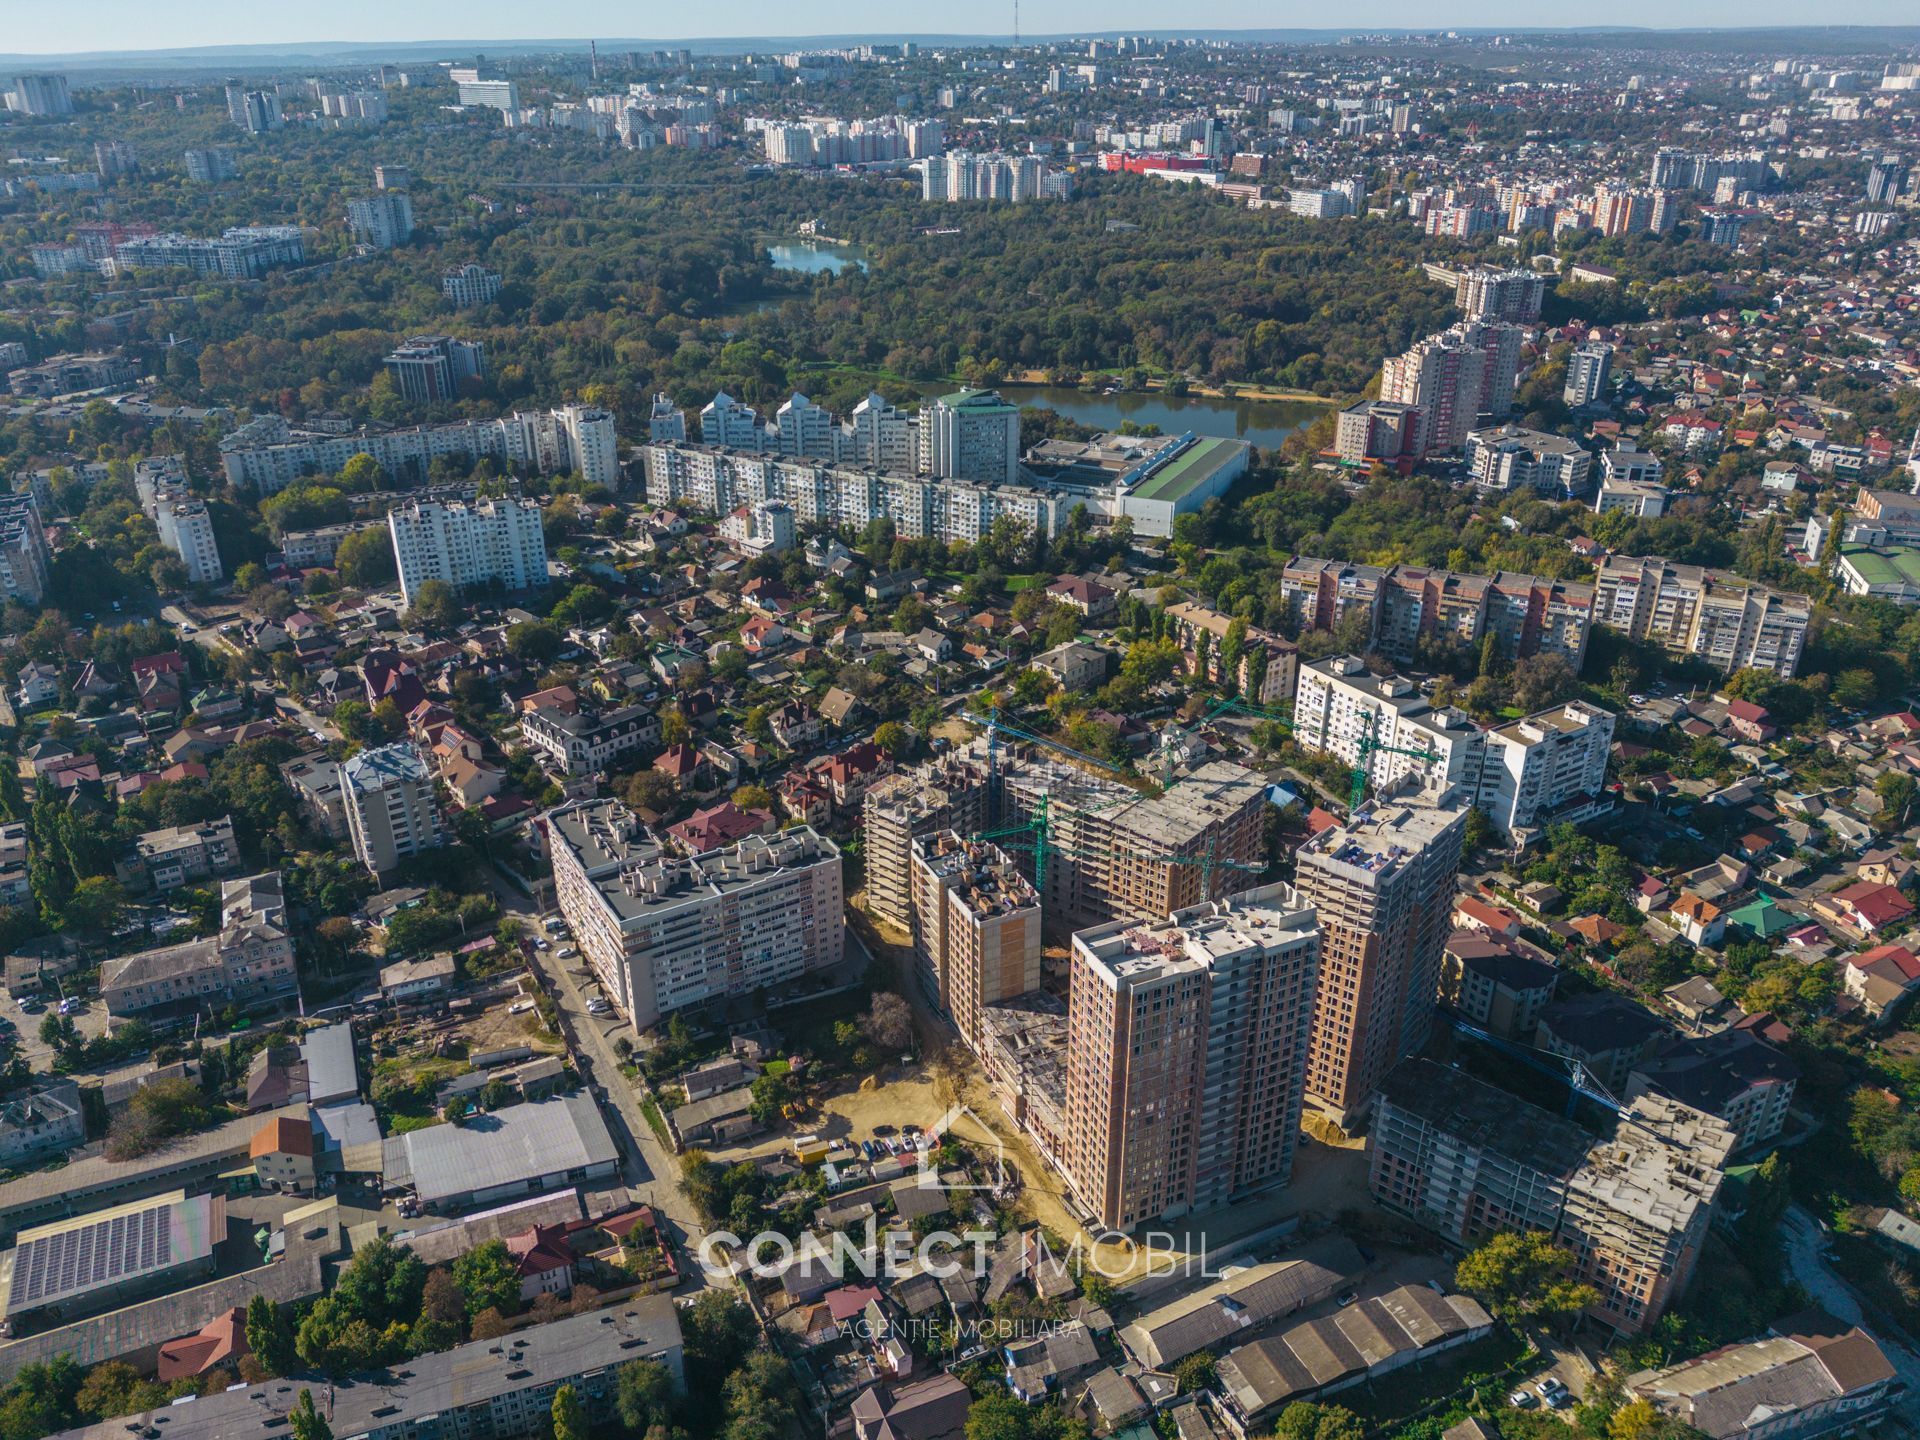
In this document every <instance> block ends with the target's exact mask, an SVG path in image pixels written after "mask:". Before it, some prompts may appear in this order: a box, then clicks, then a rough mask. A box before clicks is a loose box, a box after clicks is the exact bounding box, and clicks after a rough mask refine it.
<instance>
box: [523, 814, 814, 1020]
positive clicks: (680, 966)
mask: <svg viewBox="0 0 1920 1440" xmlns="http://www.w3.org/2000/svg"><path fill="white" fill-rule="evenodd" d="M547 826H548V844H549V847H550V849H551V851H552V855H553V877H554V891H555V895H556V897H557V898H558V900H559V904H560V911H561V913H562V914H563V915H565V916H566V918H567V922H568V924H569V925H570V926H571V928H572V930H573V934H574V936H575V939H576V940H577V941H578V943H579V946H580V951H581V954H582V955H583V956H584V957H585V959H586V961H587V963H588V965H589V966H590V967H591V968H592V970H593V972H594V974H595V976H596V978H597V979H598V980H599V982H600V985H601V988H602V990H603V991H604V992H605V994H606V996H607V998H608V999H609V1000H610V1001H611V1002H612V1003H613V1005H614V1007H615V1009H616V1010H617V1011H618V1012H619V1013H620V1015H621V1016H622V1018H624V1019H625V1020H626V1021H627V1023H628V1024H629V1025H630V1026H631V1027H632V1029H633V1032H634V1034H635V1035H638V1034H639V1033H640V1032H642V1031H644V1030H646V1029H648V1028H649V1027H650V1026H653V1025H655V1024H657V1023H658V1022H659V1021H660V1020H662V1019H663V1018H665V1017H666V1016H668V1015H670V1014H672V1013H673V1012H675V1011H677V1010H683V1009H686V1008H688V1007H690V1006H697V1005H704V1004H708V1003H711V1002H714V1001H717V1000H724V999H729V998H734V997H738V996H742V995H748V994H751V993H753V992H754V991H758V990H766V989H772V988H775V987H778V986H781V985H787V984H791V983H793V982H794V981H796V980H799V979H800V978H801V977H803V976H805V975H808V974H812V973H814V972H816V971H819V970H823V969H826V968H828V967H831V966H833V965H837V964H838V963H839V962H840V960H841V958H842V955H843V953H844V943H845V924H846V922H845V917H844V915H843V907H844V904H845V894H844V882H843V880H842V876H841V864H840V851H839V849H838V848H837V847H836V846H835V845H834V844H833V842H832V841H831V840H828V839H826V838H825V837H824V836H821V835H818V834H816V833H815V832H814V831H813V830H812V829H810V828H808V827H806V826H798V827H796V828H794V829H791V830H784V831H782V832H780V833H779V834H777V835H749V836H748V837H746V838H745V839H744V840H741V841H740V842H739V843H738V844H735V845H730V846H726V847H724V848H721V849H717V850H711V851H708V852H707V853H705V854H702V855H695V856H677V855H669V854H668V853H667V852H666V850H665V849H664V847H662V846H661V845H660V844H659V842H658V841H657V840H655V838H654V837H653V835H652V834H651V832H649V831H648V830H647V828H646V827H645V826H644V825H642V824H641V823H640V820H639V818H638V817H637V816H636V815H635V814H634V813H633V812H632V811H631V810H629V809H628V808H627V807H626V806H625V805H623V804H622V803H620V802H619V801H618V800H590V801H581V802H577V803H575V804H571V805H564V806H561V807H560V808H559V809H557V810H554V811H552V812H550V813H549V815H548V817H547Z"/></svg>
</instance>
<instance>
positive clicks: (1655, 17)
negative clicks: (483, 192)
mask: <svg viewBox="0 0 1920 1440" xmlns="http://www.w3.org/2000/svg"><path fill="white" fill-rule="evenodd" d="M1002 11H1004V12H1005V16H1006V24H1007V26H1008V27H1010V26H1011V16H1012V3H1011V0H1005V3H1004V4H992V3H990V4H988V5H985V6H977V5H976V6H971V7H955V6H953V5H951V4H944V5H931V4H911V3H908V4H901V3H899V0H832V3H829V4H822V5H819V6H817V7H810V8H805V9H803V8H802V7H799V6H796V5H794V4H792V3H790V0H786V3H779V4H776V3H773V0H711V3H707V4H701V5H663V4H634V3H632V0H559V3H551V4H546V5H529V4H528V3H526V0H319V3H317V4H291V5H290V4H268V3H261V0H161V3H155V0H72V3H68V4H47V3H45V0H0V17H4V23H0V52H4V53H21V52H29V53H33V52H37V53H59V52H68V51H92V50H106V49H112V50H142V49H173V48H178V47H182V46H193V45H222V44H236V45H238V44H245V45H258V44H273V43H282V42H299V41H316V40H350V41H380V40H435V39H445V38H460V39H522V38H532V37H536V36H537V37H541V38H578V39H586V38H588V37H590V36H593V37H602V36H619V37H623V38H635V37H641V38H647V39H661V40H665V39H672V38H678V37H687V36H723V35H729V36H753V35H794V34H812V33H835V34H854V33H860V32H864V31H872V32H874V33H903V32H904V33H914V32H922V33H932V32H946V33H952V32H955V31H960V32H964V33H989V32H990V30H991V29H992V27H994V26H996V25H998V24H1000V23H1001V12H1002ZM1169 22H1172V23H1174V24H1179V25H1187V24H1196V25H1203V26H1211V27H1217V28H1219V29H1222V30H1227V29H1254V28H1288V27H1319V26H1327V25H1340V26H1353V27H1359V26H1367V25H1379V26H1396V27H1399V26H1417V27H1435V26H1441V25H1447V24H1459V25H1472V26H1482V27H1484V26H1499V25H1527V24H1532V25H1539V24H1542V23H1548V24H1554V23H1558V24H1581V23H1585V24H1592V23H1595V22H1604V23H1608V24H1617V25H1648V26H1661V27H1673V26H1701V25H1793V24H1853V25H1912V24H1915V23H1916V22H1920V11H1916V10H1915V8H1914V5H1913V0H1840V3H1826V0H1681V3H1678V4H1675V3H1673V0H1614V3H1610V4H1608V5H1606V6H1604V7H1601V8H1599V9H1590V10H1584V11H1582V10H1566V9H1560V10H1543V9H1542V7H1541V6H1540V5H1539V3H1538V0H1471V3H1467V0H1439V3H1436V0H1351V3H1350V5H1348V6H1342V7H1338V8H1337V9H1329V8H1327V7H1324V6H1321V5H1309V4H1286V5H1274V4H1271V3H1261V0H1206V3H1203V4H1199V5H1194V6H1192V7H1190V8H1187V7H1182V8H1180V9H1178V10H1177V11H1170V10H1169V9H1168V8H1167V7H1166V5H1165V4H1164V3H1162V0H1026V3H1025V4H1023V5H1022V6H1021V14H1020V25H1021V29H1022V30H1023V31H1025V32H1026V33H1028V34H1047V33H1056V32H1071V31H1082V32H1084V31H1094V30H1102V31H1105V30H1117V29H1118V30H1124V29H1128V28H1140V29H1147V28H1156V27H1163V26H1166V25H1168V24H1169Z"/></svg>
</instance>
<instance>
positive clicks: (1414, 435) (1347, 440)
mask: <svg viewBox="0 0 1920 1440" xmlns="http://www.w3.org/2000/svg"><path fill="white" fill-rule="evenodd" d="M1425 423H1426V415H1425V412H1423V411H1422V410H1421V409H1420V407H1419V406H1417V405H1402V404H1400V403H1398V402H1396V401H1392V400H1356V401H1354V402H1353V404H1351V405H1349V406H1348V407H1347V408H1346V409H1344V410H1342V411H1341V412H1340V415H1339V418H1338V420H1336V421H1335V429H1334V442H1333V447H1334V451H1335V453H1336V454H1338V455H1339V457H1340V462H1341V463H1342V464H1343V465H1365V464H1368V463H1369V462H1371V461H1375V460H1378V461H1381V462H1382V463H1384V464H1388V465H1391V464H1393V463H1394V462H1395V461H1398V460H1400V459H1402V458H1403V457H1404V458H1406V459H1410V460H1417V459H1419V458H1420V456H1422V455H1423V454H1425V453H1426V447H1425V446H1424V444H1422V441H1423V440H1424V438H1425V437H1424V436H1423V435H1422V433H1421V427H1422V426H1423V425H1424V424H1425Z"/></svg>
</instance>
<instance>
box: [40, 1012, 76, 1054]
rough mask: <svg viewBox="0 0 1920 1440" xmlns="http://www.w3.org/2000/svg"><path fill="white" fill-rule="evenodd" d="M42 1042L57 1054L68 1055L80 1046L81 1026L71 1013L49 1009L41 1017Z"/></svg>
mask: <svg viewBox="0 0 1920 1440" xmlns="http://www.w3.org/2000/svg"><path fill="white" fill-rule="evenodd" d="M40 1043H41V1044H42V1045H44V1046H46V1047H47V1048H48V1049H49V1050H51V1051H53V1052H54V1053H55V1054H56V1055H68V1054H71V1053H72V1052H73V1051H75V1050H77V1049H79V1048H80V1027H79V1026H78V1025H76V1024H74V1023H73V1017H72V1016H71V1015H60V1014H57V1013H55V1012H54V1011H51V1010H49V1011H48V1012H47V1013H46V1014H45V1015H44V1016H42V1017H41V1019H40Z"/></svg>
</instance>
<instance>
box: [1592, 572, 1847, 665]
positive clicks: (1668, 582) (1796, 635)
mask: <svg viewBox="0 0 1920 1440" xmlns="http://www.w3.org/2000/svg"><path fill="white" fill-rule="evenodd" d="M1811 615H1812V610H1811V606H1810V605H1809V604H1808V602H1807V599H1806V597H1805V596H1802V595H1788V594H1784V593H1782V592H1780V591H1778V590H1770V589H1768V588H1767V587H1766V586H1765V585H1756V584H1755V583H1753V582H1752V581H1751V580H1743V579H1741V578H1740V577H1739V576H1738V575H1731V574H1728V573H1727V572H1726V571H1723V570H1708V569H1705V568H1703V567H1701V566H1699V565H1679V564H1676V563H1674V562H1673V561H1671V560H1663V559H1660V558H1659V557H1658V556H1651V557H1645V558H1641V557H1636V556H1632V555H1610V556H1608V557H1607V558H1606V559H1605V560H1604V561H1602V562H1601V565H1600V574H1599V576H1598V577H1597V578H1596V579H1595V581H1594V596H1593V618H1594V620H1595V621H1596V622H1598V623H1599V624H1602V625H1611V626H1612V627H1613V628H1614V629H1616V630H1619V631H1622V632H1623V633H1625V634H1626V635H1628V636H1631V637H1632V638H1633V639H1635V640H1651V641H1653V642H1654V643H1655V644H1658V645H1664V646H1665V647H1666V648H1667V649H1668V650H1670V651H1672V652H1674V653H1675V654H1679V655H1693V656H1698V657H1699V658H1700V659H1702V660H1705V661H1707V662H1709V663H1710V664H1712V665H1714V666H1715V667H1716V668H1718V669H1720V670H1723V671H1725V672H1726V673H1727V674H1729V675H1730V674H1732V673H1733V672H1734V671H1736V670H1740V669H1745V668H1747V667H1752V668H1754V669H1757V670H1771V671H1773V672H1774V673H1775V674H1778V675H1780V676H1783V677H1785V678H1787V679H1791V678H1793V674H1794V672H1795V671H1796V670H1797V669H1798V668H1799V666H1800V652H1801V651H1802V650H1803V649H1804V648H1805V647H1806V642H1807V622H1808V620H1809V619H1810V618H1811Z"/></svg>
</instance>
